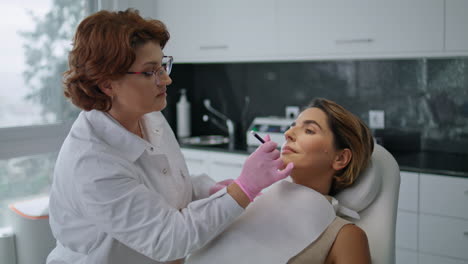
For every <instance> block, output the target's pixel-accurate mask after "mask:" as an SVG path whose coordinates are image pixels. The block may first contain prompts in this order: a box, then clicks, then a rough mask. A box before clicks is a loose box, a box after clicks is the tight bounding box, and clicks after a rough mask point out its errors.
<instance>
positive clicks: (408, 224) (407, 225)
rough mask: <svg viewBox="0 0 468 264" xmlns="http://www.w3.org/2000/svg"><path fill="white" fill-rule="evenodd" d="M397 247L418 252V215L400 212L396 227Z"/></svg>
mask: <svg viewBox="0 0 468 264" xmlns="http://www.w3.org/2000/svg"><path fill="white" fill-rule="evenodd" d="M395 239H396V247H397V248H401V249H410V250H414V251H415V252H416V251H417V250H418V213H417V212H414V213H413V212H405V211H398V214H397V225H396V238H395Z"/></svg>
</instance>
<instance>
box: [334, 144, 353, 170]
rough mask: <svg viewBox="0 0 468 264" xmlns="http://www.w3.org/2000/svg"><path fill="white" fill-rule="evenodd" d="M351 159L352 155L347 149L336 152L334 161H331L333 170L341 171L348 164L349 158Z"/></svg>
mask: <svg viewBox="0 0 468 264" xmlns="http://www.w3.org/2000/svg"><path fill="white" fill-rule="evenodd" d="M352 157H353V153H352V152H351V150H350V149H349V148H345V149H342V150H340V151H338V153H337V154H336V156H335V160H334V161H333V164H332V166H333V169H334V170H337V171H339V170H341V169H343V168H344V167H346V166H347V165H348V163H349V162H350V161H351V158H352Z"/></svg>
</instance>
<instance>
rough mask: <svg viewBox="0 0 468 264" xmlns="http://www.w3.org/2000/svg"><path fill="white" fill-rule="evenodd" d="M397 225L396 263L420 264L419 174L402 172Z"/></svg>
mask: <svg viewBox="0 0 468 264" xmlns="http://www.w3.org/2000/svg"><path fill="white" fill-rule="evenodd" d="M400 176H401V178H400V194H399V199H398V212H397V223H396V235H395V240H396V241H395V247H396V253H395V254H396V257H395V259H396V263H397V264H406V263H418V262H417V259H418V194H419V173H414V172H404V171H402V172H400Z"/></svg>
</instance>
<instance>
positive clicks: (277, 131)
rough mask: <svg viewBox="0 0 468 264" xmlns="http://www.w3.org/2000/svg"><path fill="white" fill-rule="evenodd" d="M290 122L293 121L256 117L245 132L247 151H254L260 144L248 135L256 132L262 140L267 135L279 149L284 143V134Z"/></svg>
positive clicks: (282, 118) (292, 120) (280, 118)
mask: <svg viewBox="0 0 468 264" xmlns="http://www.w3.org/2000/svg"><path fill="white" fill-rule="evenodd" d="M292 122H294V119H291V118H284V117H278V116H268V117H256V118H255V119H254V120H253V121H252V124H251V125H250V127H249V129H248V130H247V132H246V138H247V148H248V150H254V149H256V148H257V147H258V146H259V145H260V144H262V143H261V142H260V141H259V140H258V139H256V138H255V137H254V136H252V135H251V134H250V131H254V132H256V133H257V134H258V135H259V136H260V137H262V138H264V137H265V136H266V135H267V134H268V135H270V138H271V140H272V141H274V142H276V143H278V148H280V147H281V145H283V143H284V141H285V138H284V132H286V130H288V128H289V126H290V125H291V123H292Z"/></svg>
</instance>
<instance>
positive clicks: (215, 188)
mask: <svg viewBox="0 0 468 264" xmlns="http://www.w3.org/2000/svg"><path fill="white" fill-rule="evenodd" d="M233 181H234V180H233V179H227V180H224V181H220V182H217V183H215V185H213V186H211V187H210V190H209V194H210V195H212V194H213V193H215V192H217V191H219V190H221V189H223V188H224V187H227V186H228V185H229V184H231V183H232V182H233Z"/></svg>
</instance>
